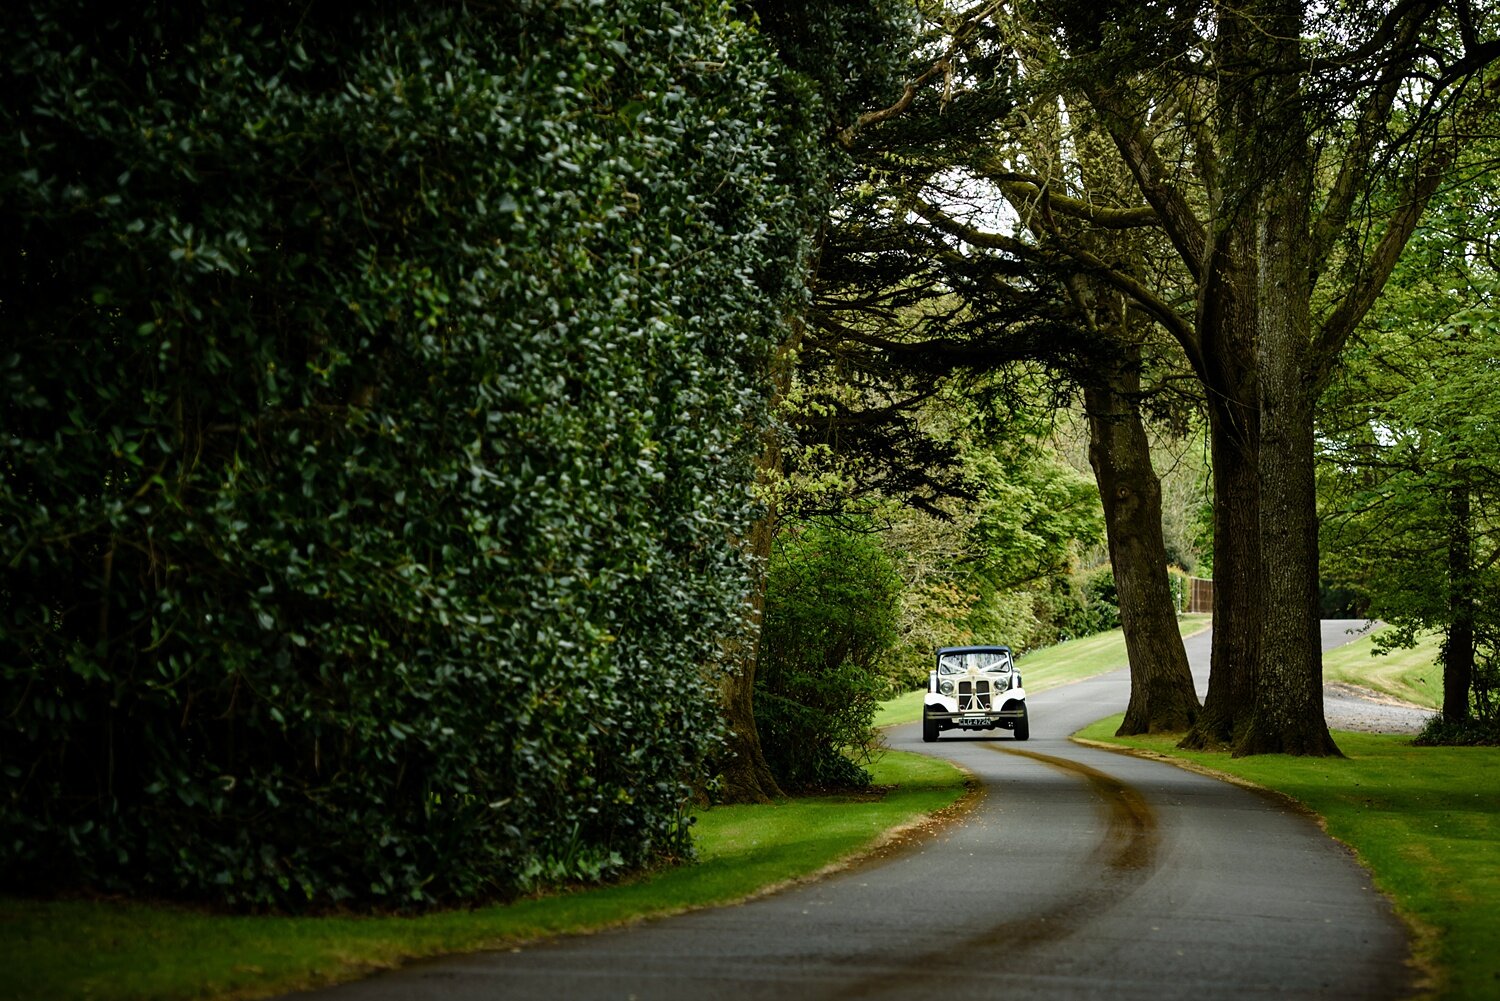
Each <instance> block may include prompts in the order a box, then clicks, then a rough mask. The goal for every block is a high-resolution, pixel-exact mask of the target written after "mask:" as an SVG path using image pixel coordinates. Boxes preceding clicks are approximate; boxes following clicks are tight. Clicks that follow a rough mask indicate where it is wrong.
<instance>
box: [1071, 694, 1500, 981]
mask: <svg viewBox="0 0 1500 1001" xmlns="http://www.w3.org/2000/svg"><path fill="white" fill-rule="evenodd" d="M1121 718H1122V717H1120V716H1115V717H1112V718H1110V719H1107V720H1101V721H1100V722H1098V723H1095V724H1094V725H1093V726H1090V727H1087V728H1085V729H1083V730H1081V731H1079V733H1078V734H1077V736H1079V737H1083V738H1086V739H1089V740H1095V741H1100V742H1102V743H1106V744H1115V745H1119V746H1124V747H1131V748H1137V749H1141V750H1146V751H1153V752H1156V753H1159V754H1162V755H1166V756H1168V757H1170V758H1175V759H1180V760H1183V761H1187V762H1190V763H1192V764H1194V765H1198V766H1200V767H1204V768H1209V769H1213V770H1215V771H1219V772H1225V773H1228V774H1230V775H1233V776H1236V777H1238V778H1241V779H1244V780H1247V781H1249V782H1253V783H1255V784H1256V785H1259V786H1264V787H1266V788H1268V789H1275V790H1277V791H1278V792H1282V793H1285V794H1286V795H1288V796H1291V797H1292V798H1294V799H1296V800H1297V801H1298V802H1300V803H1302V804H1303V805H1304V806H1306V807H1307V808H1308V809H1310V810H1312V811H1313V812H1314V813H1316V814H1317V815H1318V816H1320V817H1322V818H1323V819H1324V821H1325V823H1326V824H1327V828H1328V833H1330V834H1332V835H1333V836H1334V837H1336V838H1338V839H1339V840H1340V841H1342V842H1344V843H1345V844H1347V845H1349V846H1350V847H1352V848H1353V849H1354V850H1355V852H1356V853H1358V855H1359V857H1360V859H1361V860H1362V861H1363V862H1364V863H1365V865H1366V866H1368V867H1369V869H1370V870H1371V872H1372V873H1373V875H1374V878H1375V882H1376V885H1378V886H1379V887H1380V888H1381V890H1383V891H1384V892H1385V893H1386V894H1388V895H1389V896H1390V897H1391V898H1392V899H1393V900H1394V901H1395V902H1396V906H1397V908H1398V909H1399V910H1400V911H1401V913H1402V914H1403V915H1405V916H1406V917H1407V918H1408V919H1409V920H1410V921H1411V923H1412V925H1413V927H1414V928H1415V929H1416V931H1417V936H1416V949H1417V955H1418V958H1419V959H1420V960H1422V961H1424V963H1425V964H1426V965H1427V966H1429V968H1431V969H1432V970H1433V971H1434V973H1435V976H1436V985H1435V993H1436V995H1437V996H1438V997H1441V998H1445V999H1454V1001H1470V999H1473V1001H1478V999H1481V998H1485V999H1488V998H1494V997H1496V996H1497V995H1500V948H1497V945H1496V943H1497V938H1496V934H1497V933H1496V929H1497V928H1500V748H1494V747H1414V746H1412V743H1411V738H1409V737H1403V736H1392V735H1387V734H1366V733H1348V732H1344V731H1339V732H1337V733H1335V734H1334V739H1335V740H1336V741H1337V742H1338V745H1339V747H1340V748H1342V749H1343V752H1344V754H1346V755H1347V757H1346V758H1342V759H1339V758H1295V757H1288V756H1286V755H1279V754H1276V755H1261V756H1257V757H1250V758H1231V757H1229V755H1228V754H1226V753H1212V752H1197V751H1181V750H1178V749H1177V748H1176V747H1175V746H1174V745H1175V743H1176V740H1177V738H1176V737H1172V736H1162V735H1157V736H1149V737H1129V738H1124V737H1115V736H1113V734H1114V732H1115V730H1116V729H1117V728H1118V727H1119V725H1120V720H1121Z"/></svg>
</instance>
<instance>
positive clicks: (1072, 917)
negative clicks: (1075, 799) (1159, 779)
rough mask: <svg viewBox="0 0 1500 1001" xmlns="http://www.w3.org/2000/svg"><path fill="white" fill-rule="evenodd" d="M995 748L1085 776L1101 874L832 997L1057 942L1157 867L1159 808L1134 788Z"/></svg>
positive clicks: (925, 980)
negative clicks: (956, 960)
mask: <svg viewBox="0 0 1500 1001" xmlns="http://www.w3.org/2000/svg"><path fill="white" fill-rule="evenodd" d="M982 746H983V747H984V748H985V749H986V750H989V751H994V752H995V753H997V754H1013V755H1017V756H1018V757H1022V758H1028V759H1030V760H1032V761H1035V762H1037V763H1038V764H1041V765H1044V766H1045V767H1048V768H1052V769H1055V770H1057V771H1060V772H1063V773H1065V774H1067V775H1069V776H1072V777H1074V778H1078V779H1081V780H1083V781H1084V782H1086V783H1087V784H1088V786H1089V788H1090V790H1091V791H1092V792H1093V794H1094V796H1095V798H1096V799H1097V800H1098V801H1099V805H1100V807H1101V809H1102V811H1103V813H1104V817H1105V829H1104V832H1103V836H1102V837H1101V838H1100V839H1099V843H1098V845H1097V846H1096V847H1095V848H1094V850H1093V852H1092V853H1091V854H1090V856H1089V858H1090V861H1091V863H1092V864H1093V865H1094V866H1095V867H1096V868H1097V870H1098V873H1099V876H1098V878H1093V879H1091V878H1087V877H1085V878H1084V879H1083V880H1081V882H1083V883H1084V884H1085V888H1084V889H1082V890H1079V891H1077V892H1075V893H1072V894H1070V895H1068V896H1066V897H1063V898H1061V899H1060V900H1059V901H1058V902H1057V903H1056V904H1055V905H1054V906H1052V907H1049V908H1047V909H1046V910H1044V911H1042V912H1040V913H1036V914H1031V915H1028V916H1026V917H1025V918H1021V919H1015V920H1009V921H1004V922H1001V923H1000V924H997V925H994V926H992V927H990V928H987V929H985V930H984V931H982V932H979V933H977V934H974V935H971V936H969V937H966V938H959V939H955V940H954V941H952V942H949V943H946V944H945V945H944V946H943V947H942V948H941V949H939V950H934V951H929V952H925V953H922V954H921V955H918V956H915V957H913V958H912V959H911V960H909V961H908V962H907V963H905V964H904V965H903V966H902V968H901V969H900V970H897V971H886V972H883V973H881V974H879V975H876V976H870V977H866V978H863V979H860V980H857V981H855V982H854V983H852V984H850V985H849V986H847V987H846V988H844V989H843V990H840V991H839V992H838V993H836V994H834V995H832V997H834V998H838V999H853V998H869V997H873V996H877V995H879V994H884V993H887V992H890V991H895V990H907V989H909V988H910V987H911V986H912V985H913V984H918V983H920V984H923V985H929V986H930V985H931V983H932V981H933V979H934V971H941V970H944V969H946V968H948V967H949V966H950V965H951V963H952V957H954V956H964V955H992V954H997V953H998V952H999V951H1000V950H1003V952H1004V954H1006V955H1016V954H1018V953H1021V952H1025V951H1029V950H1031V949H1035V948H1037V947H1038V946H1042V945H1050V944H1052V943H1055V942H1059V941H1062V940H1064V939H1066V938H1068V937H1069V936H1071V935H1073V934H1074V933H1076V932H1077V931H1078V930H1079V929H1081V928H1082V927H1084V925H1086V924H1087V923H1088V922H1089V921H1091V920H1093V919H1094V918H1096V917H1097V916H1098V915H1099V914H1101V913H1102V912H1104V911H1106V910H1108V909H1109V908H1111V907H1114V906H1118V905H1119V904H1121V903H1123V902H1124V901H1125V900H1126V899H1127V898H1128V897H1129V895H1130V891H1131V890H1132V889H1133V888H1134V887H1136V886H1139V885H1140V884H1142V883H1144V882H1145V881H1146V880H1147V879H1149V878H1150V877H1151V875H1152V874H1153V873H1155V871H1156V869H1157V867H1158V866H1159V865H1160V858H1159V855H1160V853H1159V851H1158V849H1159V847H1160V844H1161V830H1160V824H1159V823H1158V820H1157V817H1156V811H1155V810H1153V809H1152V808H1151V804H1149V803H1148V802H1146V798H1145V796H1143V795H1141V793H1140V792H1139V791H1138V790H1136V789H1135V788H1134V787H1132V786H1130V785H1127V784H1126V783H1124V782H1122V781H1120V780H1119V779H1117V778H1115V777H1114V776H1113V775H1110V774H1108V773H1106V772H1102V771H1100V770H1099V769H1097V768H1093V767H1091V766H1089V765H1086V764H1083V763H1082V762H1079V761H1074V760H1072V759H1070V758H1060V757H1056V756H1054V755H1051V754H1042V753H1040V752H1038V751H1030V750H1022V749H1020V748H1018V747H1012V746H1008V745H996V744H984V745H982Z"/></svg>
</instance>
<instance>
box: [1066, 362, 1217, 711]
mask: <svg viewBox="0 0 1500 1001" xmlns="http://www.w3.org/2000/svg"><path fill="white" fill-rule="evenodd" d="M1112 383H1113V384H1111V385H1104V386H1098V387H1094V388H1089V389H1086V390H1085V391H1084V402H1085V407H1086V408H1087V410H1088V417H1089V463H1090V464H1091V465H1092V466H1093V467H1094V476H1095V477H1096V479H1097V480H1098V483H1099V495H1100V497H1101V498H1102V499H1103V502H1104V523H1105V528H1106V531H1107V533H1108V536H1109V557H1110V562H1111V564H1112V565H1113V568H1114V575H1115V590H1116V591H1117V593H1118V595H1119V601H1120V624H1121V626H1122V627H1123V628H1124V631H1125V649H1126V653H1127V655H1128V656H1129V658H1130V703H1129V706H1128V707H1127V708H1126V710H1125V721H1124V722H1123V723H1122V724H1121V726H1120V729H1119V731H1118V734H1120V735H1127V734H1136V733H1177V732H1181V731H1183V730H1186V729H1188V728H1189V727H1190V726H1192V725H1193V722H1194V721H1195V720H1196V719H1197V716H1198V709H1199V705H1198V695H1197V693H1196V692H1194V691H1193V676H1192V672H1191V671H1190V670H1189V669H1188V663H1187V654H1186V653H1185V652H1184V651H1183V648H1182V638H1181V635H1180V634H1179V632H1178V629H1177V612H1176V609H1175V608H1174V606H1173V603H1172V589H1171V585H1170V584H1169V582H1168V580H1167V554H1166V545H1165V543H1164V542H1163V540H1162V530H1161V482H1160V480H1159V479H1158V478H1157V476H1156V471H1155V470H1154V469H1153V468H1152V467H1151V449H1150V443H1149V442H1148V440H1147V438H1146V429H1145V427H1144V426H1143V425H1142V423H1141V416H1140V411H1139V409H1138V408H1137V407H1136V403H1135V400H1136V397H1137V395H1138V393H1139V391H1140V377H1139V375H1137V374H1135V373H1134V372H1131V373H1122V374H1119V375H1117V377H1116V378H1115V379H1114V380H1112Z"/></svg>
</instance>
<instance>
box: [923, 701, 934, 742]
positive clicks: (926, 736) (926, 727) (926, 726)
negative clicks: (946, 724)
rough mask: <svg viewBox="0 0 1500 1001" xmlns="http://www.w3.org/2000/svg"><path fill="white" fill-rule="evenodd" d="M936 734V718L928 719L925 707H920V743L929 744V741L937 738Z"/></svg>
mask: <svg viewBox="0 0 1500 1001" xmlns="http://www.w3.org/2000/svg"><path fill="white" fill-rule="evenodd" d="M937 735H938V725H937V720H935V719H929V718H928V717H927V707H926V706H923V707H922V743H924V744H930V743H932V742H933V741H935V740H937Z"/></svg>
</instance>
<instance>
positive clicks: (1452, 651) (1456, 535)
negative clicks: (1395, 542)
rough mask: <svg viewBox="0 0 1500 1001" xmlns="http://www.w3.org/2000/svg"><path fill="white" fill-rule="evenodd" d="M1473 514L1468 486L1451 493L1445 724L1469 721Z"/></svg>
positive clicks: (1472, 600) (1471, 646)
mask: <svg viewBox="0 0 1500 1001" xmlns="http://www.w3.org/2000/svg"><path fill="white" fill-rule="evenodd" d="M1472 522H1473V511H1472V502H1471V500H1470V497H1469V486H1468V484H1466V483H1465V484H1459V485H1457V486H1454V487H1452V488H1451V489H1450V491H1449V494H1448V635H1447V637H1446V639H1445V640H1444V642H1443V721H1444V722H1445V723H1464V722H1467V721H1468V719H1469V689H1470V688H1471V687H1472V686H1473V684H1474V582H1473V578H1474V566H1473V559H1474V557H1473V541H1472V538H1473V529H1472Z"/></svg>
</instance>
